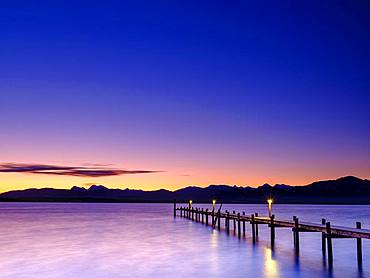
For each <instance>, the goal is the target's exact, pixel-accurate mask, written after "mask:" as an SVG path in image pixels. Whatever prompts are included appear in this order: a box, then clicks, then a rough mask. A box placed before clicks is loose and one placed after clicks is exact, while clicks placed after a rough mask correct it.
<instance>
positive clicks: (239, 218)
mask: <svg viewBox="0 0 370 278" xmlns="http://www.w3.org/2000/svg"><path fill="white" fill-rule="evenodd" d="M238 237H239V238H240V213H238Z"/></svg>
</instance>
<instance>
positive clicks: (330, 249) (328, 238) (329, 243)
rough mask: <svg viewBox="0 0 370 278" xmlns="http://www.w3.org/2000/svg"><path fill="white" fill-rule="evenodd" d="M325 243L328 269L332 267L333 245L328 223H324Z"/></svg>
mask: <svg viewBox="0 0 370 278" xmlns="http://www.w3.org/2000/svg"><path fill="white" fill-rule="evenodd" d="M326 242H327V247H328V262H329V267H330V268H331V267H332V266H333V244H332V239H331V227H330V222H326Z"/></svg>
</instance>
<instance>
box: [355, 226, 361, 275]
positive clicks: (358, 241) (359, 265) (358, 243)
mask: <svg viewBox="0 0 370 278" xmlns="http://www.w3.org/2000/svg"><path fill="white" fill-rule="evenodd" d="M356 228H357V229H361V222H356ZM356 240H357V264H358V267H359V268H362V241H361V238H357V239H356Z"/></svg>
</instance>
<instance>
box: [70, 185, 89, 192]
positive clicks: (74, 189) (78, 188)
mask: <svg viewBox="0 0 370 278" xmlns="http://www.w3.org/2000/svg"><path fill="white" fill-rule="evenodd" d="M71 191H73V192H86V191H87V189H86V188H84V187H79V186H72V188H71Z"/></svg>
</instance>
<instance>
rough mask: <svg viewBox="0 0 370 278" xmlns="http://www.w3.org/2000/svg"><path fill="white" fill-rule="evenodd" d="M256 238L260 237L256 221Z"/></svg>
mask: <svg viewBox="0 0 370 278" xmlns="http://www.w3.org/2000/svg"><path fill="white" fill-rule="evenodd" d="M254 215H255V216H256V217H258V213H257V212H256V213H255V214H254ZM256 238H258V224H257V223H256Z"/></svg>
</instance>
